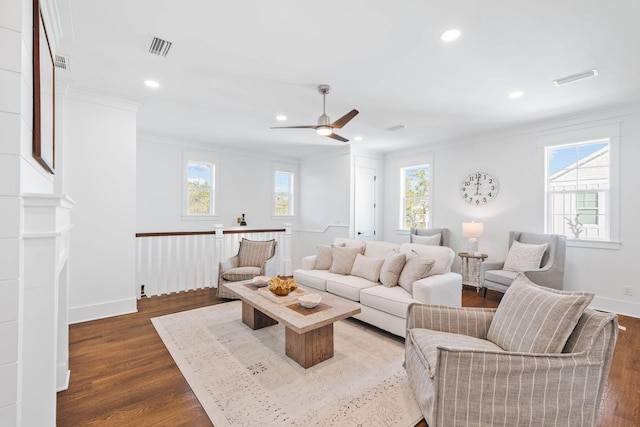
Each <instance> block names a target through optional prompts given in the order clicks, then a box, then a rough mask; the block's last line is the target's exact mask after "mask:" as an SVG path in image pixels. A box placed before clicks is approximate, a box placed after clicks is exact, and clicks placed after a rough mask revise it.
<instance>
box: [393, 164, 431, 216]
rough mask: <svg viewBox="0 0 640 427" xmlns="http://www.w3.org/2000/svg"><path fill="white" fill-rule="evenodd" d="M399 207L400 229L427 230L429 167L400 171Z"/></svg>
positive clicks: (408, 168)
mask: <svg viewBox="0 0 640 427" xmlns="http://www.w3.org/2000/svg"><path fill="white" fill-rule="evenodd" d="M400 182H401V185H402V187H401V194H402V200H401V206H400V228H401V229H408V228H411V227H414V228H428V226H429V212H430V206H429V185H430V177H429V165H419V166H409V167H406V168H402V169H400Z"/></svg>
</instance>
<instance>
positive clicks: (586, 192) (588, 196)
mask: <svg viewBox="0 0 640 427" xmlns="http://www.w3.org/2000/svg"><path fill="white" fill-rule="evenodd" d="M609 152H610V143H609V140H608V139H602V140H597V141H590V142H583V143H577V144H567V145H559V146H552V147H546V148H545V158H546V162H545V163H546V188H547V229H548V232H550V233H554V234H563V235H565V236H567V237H569V238H571V239H596V240H597V239H602V240H608V239H610V235H611V230H610V222H611V212H610V198H611V197H610V190H611V177H610V170H611V167H610V165H611V163H610V156H609Z"/></svg>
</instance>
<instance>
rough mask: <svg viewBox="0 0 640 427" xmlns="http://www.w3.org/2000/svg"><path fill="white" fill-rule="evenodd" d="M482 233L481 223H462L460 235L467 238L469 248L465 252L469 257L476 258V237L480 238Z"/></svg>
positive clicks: (478, 253)
mask: <svg viewBox="0 0 640 427" xmlns="http://www.w3.org/2000/svg"><path fill="white" fill-rule="evenodd" d="M482 233H484V224H483V223H481V222H475V221H471V222H463V223H462V235H463V236H464V237H468V238H469V246H468V248H467V252H468V253H469V255H474V256H478V255H480V252H478V239H477V238H478V237H482Z"/></svg>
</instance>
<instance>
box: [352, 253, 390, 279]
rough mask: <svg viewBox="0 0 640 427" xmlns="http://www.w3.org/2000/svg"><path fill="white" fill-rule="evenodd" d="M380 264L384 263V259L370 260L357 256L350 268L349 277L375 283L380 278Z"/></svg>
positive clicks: (369, 258) (370, 258)
mask: <svg viewBox="0 0 640 427" xmlns="http://www.w3.org/2000/svg"><path fill="white" fill-rule="evenodd" d="M382 263H384V258H372V257H367V256H364V255H360V254H357V255H356V259H355V261H354V262H353V267H352V268H351V275H352V276H358V277H362V278H363V279H367V280H370V281H372V282H377V281H378V278H379V277H380V268H381V267H382Z"/></svg>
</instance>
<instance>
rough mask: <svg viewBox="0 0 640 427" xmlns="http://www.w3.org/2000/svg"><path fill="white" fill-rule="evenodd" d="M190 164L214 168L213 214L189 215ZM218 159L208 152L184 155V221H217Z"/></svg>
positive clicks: (212, 186)
mask: <svg viewBox="0 0 640 427" xmlns="http://www.w3.org/2000/svg"><path fill="white" fill-rule="evenodd" d="M189 163H201V164H206V165H210V166H211V168H212V171H211V172H212V177H211V212H210V213H208V214H190V213H189V185H188V178H189V171H188V167H189ZM218 163H219V162H218V157H217V155H215V154H213V153H210V152H206V151H185V152H183V154H182V164H183V167H182V169H183V171H182V184H181V187H182V208H181V212H182V219H183V220H187V221H199V220H202V221H207V220H209V221H210V220H213V219H217V218H218V215H217V211H216V209H217V206H218V191H217V187H218V167H217V164H218Z"/></svg>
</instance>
